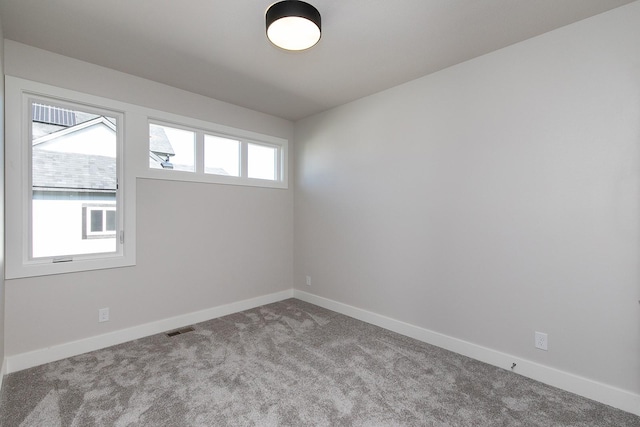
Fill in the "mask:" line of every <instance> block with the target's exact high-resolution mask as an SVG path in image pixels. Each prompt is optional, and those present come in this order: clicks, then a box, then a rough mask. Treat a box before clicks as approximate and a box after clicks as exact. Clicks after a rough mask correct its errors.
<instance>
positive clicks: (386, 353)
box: [0, 299, 640, 427]
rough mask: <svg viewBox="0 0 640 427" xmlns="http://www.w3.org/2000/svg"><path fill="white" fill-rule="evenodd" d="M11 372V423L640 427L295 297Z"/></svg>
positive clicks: (5, 392)
mask: <svg viewBox="0 0 640 427" xmlns="http://www.w3.org/2000/svg"><path fill="white" fill-rule="evenodd" d="M193 329H194V330H193V331H192V332H187V333H183V334H179V335H175V336H173V337H169V336H167V334H158V335H154V336H150V337H147V338H143V339H139V340H135V341H132V342H128V343H125V344H121V345H117V346H114V347H110V348H106V349H103V350H98V351H94V352H91V353H86V354H82V355H79V356H75V357H71V358H68V359H64V360H60V361H57V362H53V363H49V364H46V365H42V366H38V367H35V368H31V369H27V370H23V371H19V372H15V373H12V374H10V375H7V376H6V378H5V379H4V384H3V387H2V392H1V396H0V405H1V406H0V423H1V425H2V426H6V427H10V426H47V427H57V426H492V427H493V426H611V427H624V426H640V417H636V416H634V415H632V414H629V413H626V412H623V411H619V410H616V409H614V408H611V407H609V406H606V405H603V404H600V403H597V402H594V401H591V400H588V399H585V398H582V397H579V396H576V395H573V394H571V393H567V392H564V391H562V390H559V389H556V388H553V387H550V386H547V385H544V384H541V383H538V382H536V381H532V380H530V379H527V378H524V377H522V376H520V375H517V374H515V373H513V372H509V371H506V370H503V369H499V368H496V367H493V366H490V365H487V364H484V363H481V362H478V361H474V360H472V359H469V358H467V357H464V356H460V355H457V354H454V353H451V352H448V351H446V350H443V349H440V348H437V347H434V346H431V345H428V344H425V343H422V342H419V341H416V340H413V339H410V338H407V337H404V336H402V335H398V334H395V333H393V332H390V331H387V330H384V329H381V328H378V327H375V326H372V325H369V324H367V323H363V322H360V321H358V320H355V319H352V318H350V317H347V316H343V315H341V314H338V313H334V312H332V311H329V310H325V309H323V308H320V307H317V306H314V305H311V304H308V303H305V302H302V301H300V300H296V299H289V300H285V301H281V302H278V303H274V304H269V305H266V306H262V307H258V308H255V309H252V310H247V311H244V312H241V313H236V314H232V315H229V316H225V317H221V318H218V319H214V320H210V321H207V322H203V323H199V324H197V325H193Z"/></svg>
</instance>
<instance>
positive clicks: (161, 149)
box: [149, 123, 196, 172]
mask: <svg viewBox="0 0 640 427" xmlns="http://www.w3.org/2000/svg"><path fill="white" fill-rule="evenodd" d="M195 141H196V134H195V132H192V131H189V130H184V129H176V128H173V127H170V126H165V125H157V124H154V123H151V124H149V167H150V168H153V169H173V170H180V171H187V172H194V171H195Z"/></svg>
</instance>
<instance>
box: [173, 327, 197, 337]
mask: <svg viewBox="0 0 640 427" xmlns="http://www.w3.org/2000/svg"><path fill="white" fill-rule="evenodd" d="M193 331H194V329H193V328H192V327H191V326H189V327H188V328H184V329H178V330H177V331H172V332H167V336H168V337H175V336H176V335H181V334H186V333H187V332H193Z"/></svg>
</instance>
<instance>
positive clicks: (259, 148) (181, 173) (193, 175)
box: [148, 117, 287, 188]
mask: <svg viewBox="0 0 640 427" xmlns="http://www.w3.org/2000/svg"><path fill="white" fill-rule="evenodd" d="M178 120H180V121H181V122H182V123H181V124H179V125H178V124H173V123H171V124H170V123H167V122H163V121H161V120H151V121H150V122H149V173H148V175H149V177H152V178H162V179H176V180H185V181H198V182H214V183H223V184H236V185H252V186H259V187H275V188H286V187H287V173H286V158H287V141H286V140H284V139H281V138H275V137H269V136H266V135H258V134H254V133H252V132H247V131H240V130H237V129H229V128H225V127H223V126H219V125H214V124H212V123H203V122H200V121H197V120H192V119H188V118H184V117H182V118H178ZM192 124H193V125H192ZM214 128H218V129H214ZM185 172H187V173H186V174H185Z"/></svg>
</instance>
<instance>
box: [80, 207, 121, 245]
mask: <svg viewBox="0 0 640 427" xmlns="http://www.w3.org/2000/svg"><path fill="white" fill-rule="evenodd" d="M116 221H117V217H116V207H115V206H114V205H98V206H95V205H84V206H83V207H82V238H83V239H102V238H115V237H116Z"/></svg>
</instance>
